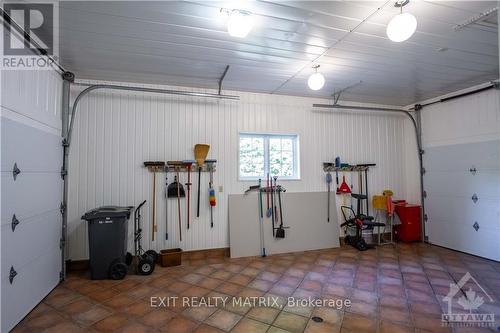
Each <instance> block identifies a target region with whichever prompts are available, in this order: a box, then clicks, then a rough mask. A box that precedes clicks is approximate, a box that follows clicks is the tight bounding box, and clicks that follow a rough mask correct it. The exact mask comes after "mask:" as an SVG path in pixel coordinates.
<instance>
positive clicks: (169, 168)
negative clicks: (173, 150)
mask: <svg viewBox="0 0 500 333" xmlns="http://www.w3.org/2000/svg"><path fill="white" fill-rule="evenodd" d="M171 162H173V161H167V162H163V163H165V165H151V166H146V167H147V168H148V169H149V171H154V172H176V171H177V170H178V171H179V172H188V169H189V167H188V165H187V164H170V165H169V163H171ZM175 162H178V161H175ZM195 164H196V163H193V165H195ZM216 164H217V162H211V161H210V160H208V161H207V162H205V163H203V165H202V167H201V172H210V169H212V172H215V171H216V168H215V166H216ZM191 172H193V170H192V169H191Z"/></svg>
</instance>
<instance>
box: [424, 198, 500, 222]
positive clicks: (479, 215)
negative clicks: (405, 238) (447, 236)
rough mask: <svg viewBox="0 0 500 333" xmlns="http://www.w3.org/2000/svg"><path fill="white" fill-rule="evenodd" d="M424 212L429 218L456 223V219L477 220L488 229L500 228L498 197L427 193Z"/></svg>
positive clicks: (499, 202)
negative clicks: (468, 196) (465, 196)
mask: <svg viewBox="0 0 500 333" xmlns="http://www.w3.org/2000/svg"><path fill="white" fill-rule="evenodd" d="M425 202H426V207H425V212H426V214H427V217H428V219H429V221H428V224H430V223H431V220H437V221H446V222H452V223H455V224H456V223H457V222H456V221H462V220H463V221H472V223H474V221H478V222H479V223H481V225H483V226H484V227H486V228H488V229H496V230H500V199H496V200H492V199H479V201H478V202H477V203H473V202H472V200H471V198H464V197H452V196H449V195H439V194H437V195H436V194H429V193H428V194H427V199H426V200H425Z"/></svg>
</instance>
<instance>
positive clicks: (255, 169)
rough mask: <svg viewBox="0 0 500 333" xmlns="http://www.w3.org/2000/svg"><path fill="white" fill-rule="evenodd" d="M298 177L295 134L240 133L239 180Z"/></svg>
mask: <svg viewBox="0 0 500 333" xmlns="http://www.w3.org/2000/svg"><path fill="white" fill-rule="evenodd" d="M267 174H269V175H271V176H278V177H279V178H280V179H299V178H300V173H299V138H298V136H297V135H276V134H255V133H240V143H239V177H240V179H241V180H254V179H259V178H261V179H263V180H264V179H266V177H267Z"/></svg>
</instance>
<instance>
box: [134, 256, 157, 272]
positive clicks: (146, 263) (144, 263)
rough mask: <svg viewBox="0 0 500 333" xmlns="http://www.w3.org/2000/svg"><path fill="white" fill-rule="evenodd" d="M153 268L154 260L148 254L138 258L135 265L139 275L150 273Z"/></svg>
mask: <svg viewBox="0 0 500 333" xmlns="http://www.w3.org/2000/svg"><path fill="white" fill-rule="evenodd" d="M154 269H155V262H154V261H153V258H152V257H151V256H148V255H144V256H142V257H141V258H140V259H139V264H138V266H137V271H138V272H139V274H141V275H150V274H151V273H153V271H154Z"/></svg>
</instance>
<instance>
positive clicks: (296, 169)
mask: <svg viewBox="0 0 500 333" xmlns="http://www.w3.org/2000/svg"><path fill="white" fill-rule="evenodd" d="M242 137H247V138H262V139H264V175H262V176H256V177H254V176H248V177H245V176H242V175H241V174H240V166H241V158H240V157H241V155H240V154H241V151H240V141H241V138H242ZM271 138H280V139H282V138H285V139H286V138H289V139H292V154H293V175H292V176H287V177H285V176H279V178H278V179H280V180H300V137H299V135H298V134H277V133H258V132H240V133H239V134H238V170H237V172H238V180H239V181H256V180H259V179H262V180H263V181H264V180H265V179H266V177H267V173H268V172H269V174H270V163H269V158H270V154H269V153H270V152H269V141H270V140H269V139H271Z"/></svg>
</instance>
